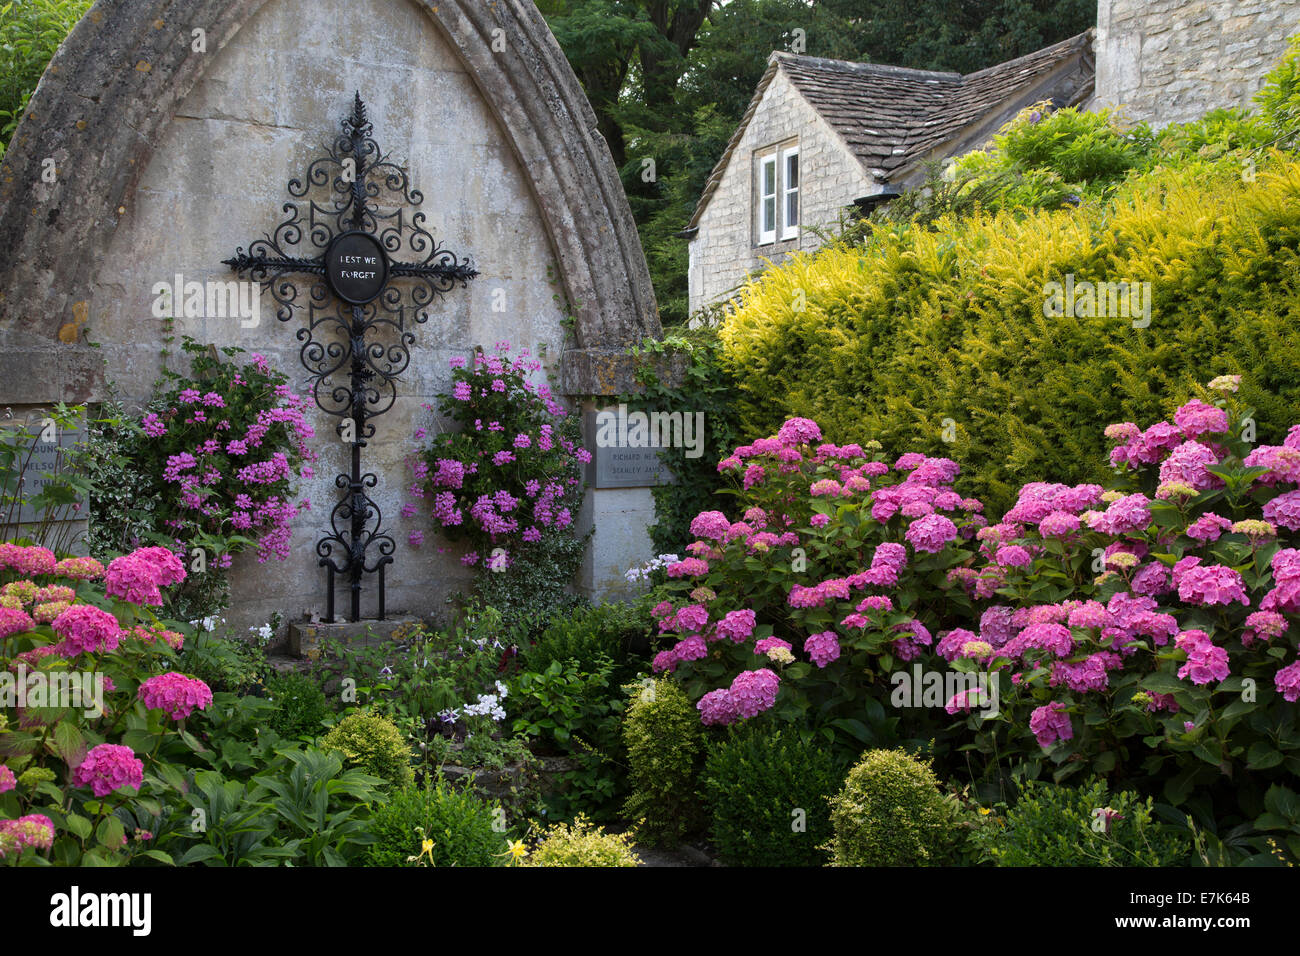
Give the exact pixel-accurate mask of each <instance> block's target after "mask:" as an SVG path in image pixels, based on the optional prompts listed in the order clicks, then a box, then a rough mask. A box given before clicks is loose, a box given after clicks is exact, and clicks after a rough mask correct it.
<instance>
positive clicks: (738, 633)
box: [717, 608, 756, 644]
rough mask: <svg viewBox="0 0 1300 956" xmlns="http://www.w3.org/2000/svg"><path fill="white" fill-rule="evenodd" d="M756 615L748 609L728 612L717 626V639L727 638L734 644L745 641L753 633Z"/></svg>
mask: <svg viewBox="0 0 1300 956" xmlns="http://www.w3.org/2000/svg"><path fill="white" fill-rule="evenodd" d="M755 622H756V615H755V614H754V612H753V611H751V610H749V609H747V608H746V609H742V610H739V611H728V612H727V614H726V616H725V617H723V619H722V620H721V621H719V622H718V625H717V633H718V636H719V637H726V638H729V639H730V640H731V641H733V642H734V643H736V644H739V643H740V642H741V641H744V640H747V639H748V638H749V637H750V635H752V634H753V633H754V624H755Z"/></svg>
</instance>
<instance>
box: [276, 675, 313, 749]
mask: <svg viewBox="0 0 1300 956" xmlns="http://www.w3.org/2000/svg"><path fill="white" fill-rule="evenodd" d="M266 691H267V696H269V697H270V699H271V700H272V701H273V702H274V703H275V712H274V713H273V714H272V715H271V719H270V722H269V723H270V726H271V729H272V730H274V731H275V732H276V733H277V734H279V735H280V736H281V737H298V736H301V735H304V734H308V735H311V736H315V735H317V734H319V733H320V730H321V721H322V720H324V718H325V715H326V714H327V713H329V704H328V702H327V701H326V700H325V691H323V690H321V687H320V685H319V684H318V683H316V681H314V680H312V679H311V678H310V677H307V676H306V675H304V674H293V673H290V674H276V675H274V676H273V677H271V679H270V680H268V681H267V683H266Z"/></svg>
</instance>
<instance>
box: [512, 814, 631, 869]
mask: <svg viewBox="0 0 1300 956" xmlns="http://www.w3.org/2000/svg"><path fill="white" fill-rule="evenodd" d="M523 865H524V866H640V865H641V858H640V857H638V856H637V855H636V853H634V852H633V850H632V839H631V837H629V836H628V835H627V834H626V833H618V834H614V833H606V832H605V831H604V830H603V829H602V828H601V827H598V826H595V825H594V824H592V823H591V822H590V821H588V820H587V819H586V818H585V817H583V816H579V817H578V818H577V819H575V820H574V821H573V824H572V826H570V825H569V824H567V823H557V824H555V825H554V826H552V827H550V828H549V829H547V830H546V832H545V833H544V834H543V835H542V842H541V843H539V844H538V846H537V849H535V850H533V851H532V852H531V853H529V854H528V856H526V857H524V861H523Z"/></svg>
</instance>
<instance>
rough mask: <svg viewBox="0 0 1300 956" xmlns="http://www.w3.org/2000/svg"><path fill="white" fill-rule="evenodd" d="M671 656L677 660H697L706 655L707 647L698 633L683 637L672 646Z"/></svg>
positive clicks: (707, 652)
mask: <svg viewBox="0 0 1300 956" xmlns="http://www.w3.org/2000/svg"><path fill="white" fill-rule="evenodd" d="M672 651H673V657H675V658H676V659H677V660H679V661H698V660H701V659H703V658H705V657H707V656H708V654H709V648H708V646H707V645H706V644H705V643H704V638H702V637H700V635H698V634H692V635H691V636H690V637H686V638H683V639H682V640H680V641H678V642H677V644H676V645H675V646H674V647H673V649H672Z"/></svg>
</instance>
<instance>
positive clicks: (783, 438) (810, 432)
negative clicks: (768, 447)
mask: <svg viewBox="0 0 1300 956" xmlns="http://www.w3.org/2000/svg"><path fill="white" fill-rule="evenodd" d="M776 440H777V441H779V442H780V443H781V444H782V445H784V446H786V447H791V446H794V445H815V444H816V443H817V442H819V441H821V440H822V430H821V428H820V427H819V426H818V425H817V423H816V422H815V421H813V420H812V419H809V418H790V419H787V420H786V422H785V424H783V425H782V426H781V428H780V430H779V431H777V433H776Z"/></svg>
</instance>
